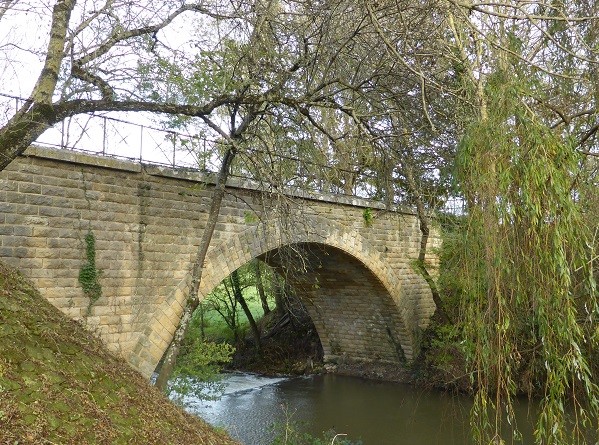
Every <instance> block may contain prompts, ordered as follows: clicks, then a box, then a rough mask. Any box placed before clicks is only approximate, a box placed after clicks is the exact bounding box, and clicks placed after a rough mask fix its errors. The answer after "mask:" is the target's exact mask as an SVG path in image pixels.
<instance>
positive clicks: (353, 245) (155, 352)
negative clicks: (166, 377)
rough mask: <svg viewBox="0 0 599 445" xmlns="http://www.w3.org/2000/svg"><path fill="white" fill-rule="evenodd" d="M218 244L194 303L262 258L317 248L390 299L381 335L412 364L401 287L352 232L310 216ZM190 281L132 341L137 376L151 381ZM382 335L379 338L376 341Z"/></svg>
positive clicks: (408, 311) (261, 227)
mask: <svg viewBox="0 0 599 445" xmlns="http://www.w3.org/2000/svg"><path fill="white" fill-rule="evenodd" d="M219 241H220V242H218V243H217V244H215V245H213V246H212V247H211V248H210V249H209V251H208V254H207V257H206V261H205V264H206V266H205V269H204V271H203V275H202V281H201V283H200V289H199V293H200V298H202V299H203V298H204V297H205V296H207V295H208V294H209V293H210V292H211V291H212V289H214V287H216V286H217V285H218V284H219V283H220V282H221V281H222V280H223V279H225V278H227V277H228V276H229V275H230V274H231V273H232V272H233V271H235V270H237V269H238V268H240V267H241V266H243V265H244V264H246V263H247V262H249V261H250V260H252V259H254V258H258V257H260V256H263V255H264V254H266V253H267V252H272V251H276V250H278V249H281V248H282V247H284V246H289V245H293V244H299V243H303V244H306V243H311V244H314V245H320V246H323V247H324V248H325V249H335V251H336V252H341V253H342V254H343V255H345V256H346V258H347V259H353V260H354V261H355V262H357V264H360V265H361V266H362V268H363V269H364V274H365V275H364V276H365V277H367V280H368V282H369V283H370V284H371V285H372V288H373V289H375V290H376V292H375V291H373V292H375V293H378V294H379V295H380V294H382V293H385V294H386V298H387V300H388V299H389V297H391V300H392V302H393V305H392V306H393V308H391V309H392V310H393V311H395V312H394V314H395V316H394V317H392V318H393V320H387V321H386V324H387V328H386V330H387V331H389V330H390V327H389V323H392V324H393V325H394V328H393V330H394V334H393V337H394V338H393V340H394V341H396V343H397V344H396V346H398V347H401V351H402V353H403V356H404V357H405V358H406V359H408V360H411V359H412V351H413V339H412V332H413V330H414V325H415V320H414V319H413V317H412V312H413V311H412V310H411V308H410V307H408V306H409V302H408V301H407V299H405V298H403V295H402V286H401V283H402V281H401V280H400V279H399V277H397V276H396V274H395V272H394V271H393V269H392V268H391V267H390V266H389V265H388V264H387V263H386V262H385V261H383V259H382V258H381V253H380V252H379V251H378V250H377V249H376V248H375V247H374V246H372V245H371V244H370V243H369V242H368V241H367V240H366V239H364V237H362V236H361V235H360V234H359V233H358V232H357V231H355V230H352V228H348V227H346V226H343V225H342V224H339V223H337V222H334V221H331V220H329V219H327V218H325V217H322V216H318V215H311V216H304V217H303V220H302V221H301V223H296V224H293V225H289V224H286V225H285V228H284V229H282V228H281V224H279V222H278V221H277V222H274V223H273V222H269V223H260V224H256V225H252V226H249V227H248V228H247V229H245V230H244V231H242V232H240V233H237V234H234V235H231V236H229V237H227V238H225V239H223V240H219ZM190 281H191V276H190V274H187V277H186V278H185V279H184V280H182V281H181V282H180V283H179V285H178V286H177V288H176V289H175V290H173V291H172V292H171V294H170V295H169V296H168V297H167V298H166V299H165V300H164V302H163V303H162V304H161V305H160V307H159V309H158V310H157V311H156V312H155V314H154V316H153V317H152V319H151V320H150V321H149V324H148V326H147V328H146V330H145V332H144V333H143V334H142V336H141V338H140V340H139V341H138V345H137V347H136V348H135V351H134V354H135V355H136V357H135V358H134V359H133V362H134V363H133V364H134V365H135V366H137V368H138V369H140V370H141V371H142V373H143V374H146V375H148V376H149V375H151V373H152V372H153V370H154V369H155V367H156V365H157V364H158V362H159V360H160V358H161V357H162V354H163V353H164V351H165V350H166V348H167V347H168V344H169V343H170V341H171V339H172V336H173V334H174V331H175V329H176V325H177V324H178V322H179V319H180V317H181V315H182V312H183V305H184V304H185V298H186V293H187V289H188V288H189V285H190ZM363 307H365V306H363ZM309 312H310V308H309ZM310 315H311V316H312V318H313V320H314V319H315V318H316V319H315V320H314V321H315V324H318V317H317V316H316V315H315V312H314V308H312V313H311V314H310ZM318 328H319V326H317V330H318ZM318 334H319V336H320V337H321V341H322V339H323V337H325V338H327V335H326V334H325V333H324V332H323V327H322V325H321V326H320V330H319V332H318ZM384 334H385V333H384V332H383V333H382V335H384ZM389 336H391V334H389ZM328 346H329V348H328V350H327V345H324V344H323V349H325V356H326V355H327V351H328V353H329V354H328V355H329V356H335V355H337V354H336V351H334V350H333V349H334V348H332V347H331V345H328ZM379 359H380V357H379ZM382 361H389V357H386V358H383V359H382Z"/></svg>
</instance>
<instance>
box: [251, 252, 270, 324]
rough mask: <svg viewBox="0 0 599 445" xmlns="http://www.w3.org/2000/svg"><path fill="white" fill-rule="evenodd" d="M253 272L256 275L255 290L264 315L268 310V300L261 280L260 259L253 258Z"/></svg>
mask: <svg viewBox="0 0 599 445" xmlns="http://www.w3.org/2000/svg"><path fill="white" fill-rule="evenodd" d="M254 274H255V275H256V290H257V291H258V295H259V296H260V303H262V310H263V311H264V315H267V314H268V313H269V312H270V308H269V307H268V301H266V292H264V283H263V282H262V271H261V270H260V261H258V260H254Z"/></svg>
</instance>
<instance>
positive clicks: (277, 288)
mask: <svg viewBox="0 0 599 445" xmlns="http://www.w3.org/2000/svg"><path fill="white" fill-rule="evenodd" d="M272 288H273V291H274V294H275V304H276V307H275V310H276V311H277V314H278V315H279V317H282V316H283V315H285V314H286V313H287V308H286V307H285V295H284V292H285V290H284V288H283V284H282V283H281V277H279V275H278V274H276V273H273V274H272Z"/></svg>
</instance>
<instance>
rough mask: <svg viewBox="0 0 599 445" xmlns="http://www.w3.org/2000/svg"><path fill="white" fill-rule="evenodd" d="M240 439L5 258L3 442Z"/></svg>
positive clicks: (213, 444) (1, 300) (0, 320)
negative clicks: (110, 346) (114, 350)
mask: <svg viewBox="0 0 599 445" xmlns="http://www.w3.org/2000/svg"><path fill="white" fill-rule="evenodd" d="M13 443H19V444H77V445H81V444H161V445H162V444H185V445H191V444H206V445H208V444H210V445H220V444H223V445H226V444H235V442H234V441H233V440H231V439H230V438H229V437H228V436H226V435H225V434H224V433H221V432H218V431H215V430H214V429H212V428H211V427H210V426H208V425H207V424H206V423H204V422H203V421H202V420H201V419H198V418H196V417H193V416H191V415H189V414H187V413H185V412H184V411H183V410H181V409H179V408H178V407H176V406H175V405H173V404H172V403H170V402H169V401H168V400H167V399H166V397H165V396H164V395H162V394H161V393H160V392H158V391H156V390H155V388H153V387H152V386H151V385H149V383H148V382H147V381H146V380H145V379H144V378H143V377H142V376H141V375H140V374H138V373H137V372H136V371H134V370H133V369H131V368H130V367H129V366H128V365H127V364H125V363H123V361H122V359H118V358H116V357H114V356H113V355H112V354H110V353H109V352H107V351H106V349H105V348H104V347H103V345H102V343H101V342H100V341H99V340H98V339H96V338H95V337H94V336H93V335H91V334H90V333H88V332H87V331H86V330H85V329H84V328H83V327H82V326H81V325H80V324H78V323H76V322H74V321H72V320H69V319H67V318H66V317H65V316H64V315H63V314H62V313H61V312H60V311H58V310H57V309H56V308H54V307H53V306H51V305H50V304H49V303H48V302H47V301H46V300H44V299H43V298H42V297H41V296H40V295H39V293H38V292H37V291H36V290H35V289H34V288H33V287H32V286H31V285H30V284H29V283H28V282H27V281H26V280H25V279H23V278H22V277H21V276H20V275H19V274H18V273H16V272H15V271H13V270H11V269H10V268H8V267H6V266H5V265H3V264H2V263H0V444H13Z"/></svg>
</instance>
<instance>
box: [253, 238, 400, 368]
mask: <svg viewBox="0 0 599 445" xmlns="http://www.w3.org/2000/svg"><path fill="white" fill-rule="evenodd" d="M259 259H261V260H263V261H264V262H266V263H267V264H269V265H270V266H273V267H275V268H276V269H277V270H278V271H279V272H280V273H281V274H282V275H283V276H285V278H286V282H287V283H288V284H289V285H290V286H291V288H292V289H293V291H294V293H295V295H297V296H298V297H299V298H300V299H301V301H302V302H303V303H304V305H305V306H306V309H307V311H308V313H309V314H310V317H311V318H312V321H313V322H314V325H315V327H316V330H317V333H318V336H319V338H320V341H321V344H322V348H323V351H324V359H325V361H337V360H340V361H345V360H357V361H372V362H395V363H399V362H402V361H403V360H404V358H405V356H404V352H403V348H404V346H403V345H402V344H401V341H400V339H401V338H402V335H403V332H402V331H404V329H403V326H402V325H403V323H402V321H401V317H400V314H399V311H398V308H397V306H396V305H395V303H394V301H393V298H392V297H391V295H390V294H389V292H388V291H387V289H385V286H384V285H383V284H382V282H381V281H380V280H379V279H378V278H377V277H376V276H375V275H374V274H373V273H372V271H371V270H370V269H368V268H367V267H366V266H365V265H364V264H363V263H362V262H361V261H359V260H357V259H356V258H354V257H352V256H351V255H349V254H348V253H347V252H344V251H343V250H341V249H338V248H335V247H331V246H327V245H324V244H318V243H298V244H292V245H287V246H283V247H281V248H279V249H276V250H273V251H270V252H267V253H266V254H264V255H262V256H261V257H260V258H259ZM407 346H408V345H406V347H407Z"/></svg>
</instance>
